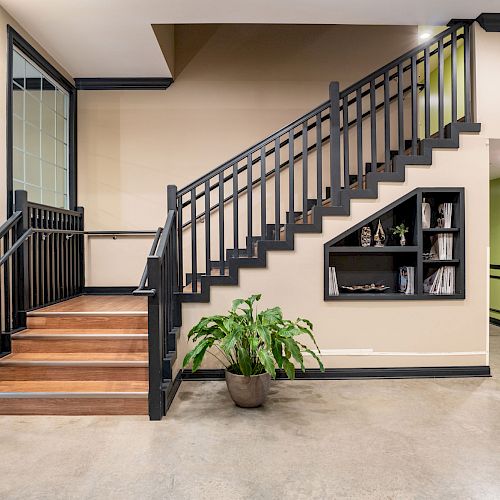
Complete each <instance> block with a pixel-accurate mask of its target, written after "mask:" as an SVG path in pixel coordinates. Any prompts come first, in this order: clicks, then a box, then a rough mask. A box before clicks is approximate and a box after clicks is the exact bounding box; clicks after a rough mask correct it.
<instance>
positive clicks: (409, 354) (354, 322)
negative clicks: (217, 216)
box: [180, 135, 489, 367]
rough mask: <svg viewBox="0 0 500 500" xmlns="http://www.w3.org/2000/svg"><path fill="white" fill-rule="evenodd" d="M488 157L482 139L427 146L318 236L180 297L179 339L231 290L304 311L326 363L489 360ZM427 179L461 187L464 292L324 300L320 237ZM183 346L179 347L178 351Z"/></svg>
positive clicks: (289, 312) (224, 302)
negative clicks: (196, 298)
mask: <svg viewBox="0 0 500 500" xmlns="http://www.w3.org/2000/svg"><path fill="white" fill-rule="evenodd" d="M488 161H489V154H488V147H487V144H486V141H485V139H484V137H481V136H472V135H471V136H467V135H462V138H461V147H460V149H459V150H441V151H435V152H434V157H433V164H432V166H431V167H408V169H407V179H406V182H404V183H394V184H391V183H383V184H381V185H380V191H379V198H378V200H359V201H353V202H352V210H351V215H350V216H349V217H330V218H326V219H324V221H323V233H322V234H308V235H296V236H295V251H293V252H270V253H268V259H267V262H268V265H267V268H266V269H240V274H239V277H240V285H239V286H238V287H234V286H233V287H212V289H211V300H210V303H209V304H183V310H182V312H183V335H182V336H181V339H185V338H186V335H185V334H187V332H188V330H189V328H190V327H191V326H193V325H194V324H195V323H196V322H197V321H198V319H199V318H200V317H202V316H206V315H211V314H218V313H223V312H225V311H227V309H228V308H229V306H230V304H231V300H232V299H234V298H236V297H247V296H249V295H251V294H253V293H262V294H263V299H262V300H261V303H259V308H264V307H272V306H275V305H280V306H282V308H283V311H284V313H285V315H286V316H288V317H290V318H296V317H297V316H299V317H305V318H309V319H311V321H312V322H313V323H314V325H315V332H316V336H317V339H318V343H319V346H320V348H321V349H322V350H323V351H324V353H323V354H324V361H325V364H326V366H330V367H378V366H446V365H486V364H488V355H487V351H488V341H487V331H488V330H487V329H488V320H487V287H488V281H487V247H488ZM471 165H473V166H474V175H471ZM425 186H427V187H445V186H450V187H459V186H463V187H465V204H466V228H467V237H466V256H467V262H466V283H467V298H466V299H465V300H463V301H462V300H459V301H366V302H364V301H353V302H325V301H324V300H323V244H324V243H325V242H327V241H328V240H330V239H331V238H332V237H334V236H336V235H338V234H340V233H341V232H343V231H345V230H347V229H349V228H350V227H351V226H353V225H354V224H357V223H358V222H360V221H362V220H363V219H365V218H366V217H368V216H369V215H371V214H373V213H374V212H376V211H377V210H380V209H381V208H382V207H384V206H385V205H388V204H390V203H391V202H393V201H395V200H397V199H398V198H400V197H401V196H403V195H404V194H406V193H408V192H409V191H411V190H413V189H415V188H417V187H425ZM356 350H363V354H362V355H356V353H355V351H356ZM185 351H186V346H185V345H184V346H181V347H180V354H181V356H180V358H182V356H183V354H184V353H185ZM209 363H211V360H210V361H209Z"/></svg>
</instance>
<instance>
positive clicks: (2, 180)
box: [0, 7, 72, 220]
mask: <svg viewBox="0 0 500 500" xmlns="http://www.w3.org/2000/svg"><path fill="white" fill-rule="evenodd" d="M7 25H10V26H12V27H13V28H14V29H15V30H16V31H17V32H18V33H19V34H20V35H21V36H22V37H23V38H25V39H26V40H27V41H28V42H29V43H30V44H31V45H32V46H33V47H35V49H36V50H38V52H40V54H42V55H43V56H44V57H45V59H47V60H48V61H49V62H50V63H51V64H52V65H54V66H55V67H56V68H57V69H58V70H59V71H60V72H61V73H62V74H63V75H64V76H65V77H66V78H68V79H69V80H70V81H72V79H71V77H70V76H69V75H68V73H67V72H66V70H65V69H64V68H63V67H61V66H60V65H59V64H58V63H57V61H55V60H54V59H53V58H52V57H51V55H50V54H48V53H47V52H46V51H45V50H44V49H43V47H42V46H41V45H40V44H39V43H38V42H37V41H36V40H34V39H33V38H32V37H31V36H30V35H29V34H28V33H26V32H25V31H24V29H23V28H22V27H21V26H20V25H19V23H18V22H17V21H16V20H15V19H13V18H12V17H11V16H10V15H9V13H8V12H6V11H5V10H4V9H3V8H2V7H0V54H2V57H0V89H1V91H0V137H2V140H1V141H0V165H1V168H0V171H1V172H2V174H1V175H0V219H1V220H5V218H6V213H7V206H6V205H7V168H6V156H7V151H6V141H5V140H4V139H3V138H4V137H5V136H6V133H7V131H6V120H5V117H6V116H7V109H6V108H7Z"/></svg>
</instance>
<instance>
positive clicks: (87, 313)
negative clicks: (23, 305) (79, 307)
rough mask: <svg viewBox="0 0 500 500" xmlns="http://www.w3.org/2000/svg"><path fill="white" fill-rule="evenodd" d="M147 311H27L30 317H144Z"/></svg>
mask: <svg viewBox="0 0 500 500" xmlns="http://www.w3.org/2000/svg"><path fill="white" fill-rule="evenodd" d="M147 315H148V312H147V311H45V310H42V309H37V310H35V311H29V312H28V313H27V316H28V317H32V318H37V317H61V318H62V317H71V316H111V317H113V316H120V317H122V316H133V317H138V316H140V317H142V316H147Z"/></svg>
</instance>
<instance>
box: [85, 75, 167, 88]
mask: <svg viewBox="0 0 500 500" xmlns="http://www.w3.org/2000/svg"><path fill="white" fill-rule="evenodd" d="M173 81H174V80H173V78H163V77H160V78H75V86H76V89H77V90H165V89H168V87H170V85H172V82H173Z"/></svg>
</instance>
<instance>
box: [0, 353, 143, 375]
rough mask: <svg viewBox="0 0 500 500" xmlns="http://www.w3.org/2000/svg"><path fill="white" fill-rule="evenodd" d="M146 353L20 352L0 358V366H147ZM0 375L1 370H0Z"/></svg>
mask: <svg viewBox="0 0 500 500" xmlns="http://www.w3.org/2000/svg"><path fill="white" fill-rule="evenodd" d="M147 362H148V354H147V353H141V352H136V353H128V352H112V353H111V352H90V353H81V352H66V353H65V352H43V353H38V352H26V353H24V352H21V353H15V354H9V355H7V356H5V357H3V358H1V359H0V367H1V366H2V365H13V364H23V363H26V364H29V363H40V364H43V363H56V364H57V363H75V364H81V363H96V364H99V363H100V364H113V363H134V364H140V365H141V366H143V365H144V366H147ZM0 375H1V372H0Z"/></svg>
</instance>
